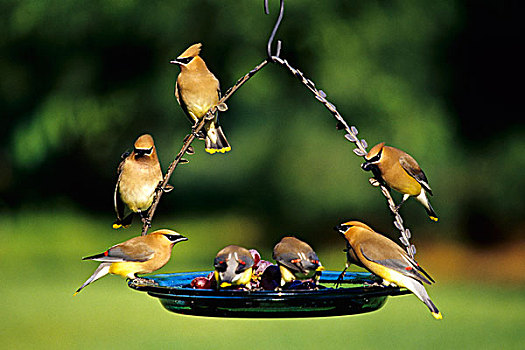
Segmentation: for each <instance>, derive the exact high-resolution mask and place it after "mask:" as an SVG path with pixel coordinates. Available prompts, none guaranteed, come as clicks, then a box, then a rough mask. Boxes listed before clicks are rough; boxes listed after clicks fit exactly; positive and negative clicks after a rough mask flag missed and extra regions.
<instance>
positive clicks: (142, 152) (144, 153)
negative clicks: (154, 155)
mask: <svg viewBox="0 0 525 350" xmlns="http://www.w3.org/2000/svg"><path fill="white" fill-rule="evenodd" d="M133 152H135V154H136V155H137V156H139V157H140V156H149V155H150V154H151V152H153V146H151V147H150V148H148V149H144V148H135V149H133Z"/></svg>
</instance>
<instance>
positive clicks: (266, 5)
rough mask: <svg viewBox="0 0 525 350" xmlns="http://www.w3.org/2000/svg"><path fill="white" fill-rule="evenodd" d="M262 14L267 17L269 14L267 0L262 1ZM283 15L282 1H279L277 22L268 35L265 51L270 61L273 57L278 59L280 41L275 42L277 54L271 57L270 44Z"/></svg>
mask: <svg viewBox="0 0 525 350" xmlns="http://www.w3.org/2000/svg"><path fill="white" fill-rule="evenodd" d="M264 13H266V14H267V15H269V14H270V10H269V9H268V0H264ZM283 14H284V0H281V9H280V10H279V17H278V18H277V22H275V26H274V27H273V30H272V34H271V35H270V39H268V45H267V46H266V50H267V52H268V58H269V59H271V60H272V61H273V60H274V59H273V57H279V54H280V53H281V40H277V52H276V54H275V55H272V43H273V39H274V37H275V33H277V29H279V25H280V24H281V20H282V19H283Z"/></svg>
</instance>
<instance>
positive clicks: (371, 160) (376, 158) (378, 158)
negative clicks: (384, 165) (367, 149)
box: [368, 148, 383, 163]
mask: <svg viewBox="0 0 525 350" xmlns="http://www.w3.org/2000/svg"><path fill="white" fill-rule="evenodd" d="M382 154H383V149H382V148H381V150H380V151H379V152H378V153H377V154H376V155H375V156H373V157H372V158H370V159H369V160H368V163H376V162H379V160H380V159H381V155H382Z"/></svg>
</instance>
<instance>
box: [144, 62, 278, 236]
mask: <svg viewBox="0 0 525 350" xmlns="http://www.w3.org/2000/svg"><path fill="white" fill-rule="evenodd" d="M266 64H268V60H264V61H262V62H261V63H260V64H259V65H258V66H256V67H255V68H254V69H252V70H251V71H249V72H248V73H247V74H245V75H244V76H243V77H241V78H240V79H239V80H237V82H236V83H235V85H233V86H232V87H230V88H229V89H228V90H227V91H226V93H225V94H224V96H222V98H221V99H220V100H219V102H218V103H217V106H220V105H222V104H224V103H225V102H226V101H227V100H228V99H229V98H230V97H231V96H232V95H233V93H234V92H235V91H237V90H238V89H239V88H240V87H241V86H242V85H243V84H244V83H246V82H247V81H248V79H250V78H251V77H252V76H254V75H255V73H257V72H258V71H260V70H261V69H262V68H263V67H264V66H266ZM217 106H213V107H212V108H210V109H209V110H208V112H207V113H206V115H205V116H204V117H203V118H202V119H201V120H200V122H199V123H198V124H197V125H196V126H194V127H193V130H192V132H191V134H189V135H188V136H186V138H185V139H184V143H183V145H182V148H181V150H180V152H179V153H178V154H177V156H176V157H175V159H174V160H173V162H171V164H170V166H169V167H168V171H167V172H166V175H164V179H163V180H162V182H161V183H160V184H159V186H158V187H157V190H156V191H155V198H154V199H153V203H152V204H151V207H150V209H149V211H148V217H147V219H146V220H144V223H143V225H142V235H143V236H145V235H146V234H148V230H149V228H150V225H151V222H152V221H153V215H155V211H156V210H157V206H158V204H159V201H160V197H162V194H163V193H164V189H165V188H166V185H167V184H168V181H169V180H170V178H171V175H172V174H173V172H174V171H175V168H176V167H177V165H178V164H180V162H181V160H182V159H183V158H182V157H183V156H184V154H186V152H187V151H188V148H189V147H190V145H191V143H192V142H193V141H194V140H195V137H196V136H197V135H198V133H199V131H201V130H202V128H203V127H204V124H206V122H207V121H208V120H209V119H212V118H213V116H214V115H215V113H216V112H217V108H218V107H217Z"/></svg>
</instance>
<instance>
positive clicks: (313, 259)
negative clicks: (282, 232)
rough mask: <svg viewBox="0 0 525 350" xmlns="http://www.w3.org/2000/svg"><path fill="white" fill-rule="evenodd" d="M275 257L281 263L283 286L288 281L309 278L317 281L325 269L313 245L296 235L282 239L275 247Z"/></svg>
mask: <svg viewBox="0 0 525 350" xmlns="http://www.w3.org/2000/svg"><path fill="white" fill-rule="evenodd" d="M273 259H274V260H275V261H276V262H277V264H278V265H279V270H280V272H281V287H282V286H284V284H285V283H287V282H292V281H295V280H305V279H309V278H313V279H314V281H315V282H317V281H318V280H319V277H320V275H321V271H323V270H324V267H323V265H322V264H321V262H320V261H319V258H318V257H317V254H316V253H315V252H314V250H313V249H312V247H310V245H308V244H307V243H305V242H303V241H301V240H299V239H297V238H295V237H284V238H283V239H281V241H280V242H279V243H277V244H276V245H275V247H274V248H273Z"/></svg>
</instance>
